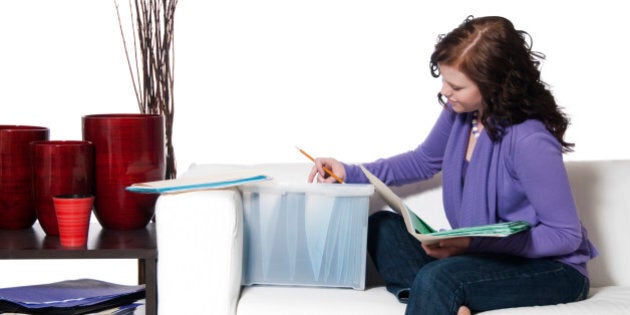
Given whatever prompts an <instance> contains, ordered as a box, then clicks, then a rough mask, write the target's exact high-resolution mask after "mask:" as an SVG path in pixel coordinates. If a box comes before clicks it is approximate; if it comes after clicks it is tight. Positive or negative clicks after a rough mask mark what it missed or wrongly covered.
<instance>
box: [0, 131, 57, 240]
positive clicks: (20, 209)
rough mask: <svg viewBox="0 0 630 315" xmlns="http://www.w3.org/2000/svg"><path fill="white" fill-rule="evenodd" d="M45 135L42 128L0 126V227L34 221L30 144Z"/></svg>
mask: <svg viewBox="0 0 630 315" xmlns="http://www.w3.org/2000/svg"><path fill="white" fill-rule="evenodd" d="M48 137H49V130H48V128H46V127H38V126H13V125H0V228H1V229H10V230H17V229H25V228H29V227H31V226H33V223H35V219H36V218H37V217H36V214H35V207H34V204H33V199H32V191H33V187H32V179H31V151H30V143H31V141H38V140H48Z"/></svg>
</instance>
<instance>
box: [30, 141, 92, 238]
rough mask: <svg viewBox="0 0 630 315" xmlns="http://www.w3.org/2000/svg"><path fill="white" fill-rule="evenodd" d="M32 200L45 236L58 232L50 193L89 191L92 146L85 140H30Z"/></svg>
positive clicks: (82, 193) (81, 193)
mask: <svg viewBox="0 0 630 315" xmlns="http://www.w3.org/2000/svg"><path fill="white" fill-rule="evenodd" d="M31 152H32V161H33V202H34V203H35V212H36V213H37V220H38V221H39V225H41V227H42V229H43V230H44V232H46V234H47V235H59V226H58V223H57V216H56V214H55V207H54V205H53V199H52V198H53V196H56V195H69V194H79V195H86V194H92V185H93V180H92V176H93V173H94V171H93V164H94V162H93V159H94V149H93V146H92V143H91V142H89V141H35V142H31Z"/></svg>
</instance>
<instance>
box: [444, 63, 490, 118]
mask: <svg viewBox="0 0 630 315" xmlns="http://www.w3.org/2000/svg"><path fill="white" fill-rule="evenodd" d="M438 68H439V69H440V74H441V75H442V89H441V90H440V93H442V95H443V96H444V97H446V98H447V99H448V102H449V103H450V104H451V105H452V106H453V110H454V111H455V112H457V113H466V112H473V111H476V110H481V93H480V92H479V88H478V87H477V85H476V84H475V83H474V82H473V81H471V80H470V79H469V78H468V77H467V76H466V75H465V74H464V73H463V72H461V71H459V70H458V69H457V68H455V67H451V66H447V65H443V64H438Z"/></svg>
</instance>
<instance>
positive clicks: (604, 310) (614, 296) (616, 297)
mask: <svg viewBox="0 0 630 315" xmlns="http://www.w3.org/2000/svg"><path fill="white" fill-rule="evenodd" d="M481 314H483V315H529V314H536V315H557V314H567V315H568V314H571V315H593V314H606V315H625V314H630V287H621V286H610V287H602V288H591V292H590V293H589V298H588V299H586V300H584V301H580V302H576V303H567V304H558V305H549V306H535V307H518V308H511V309H505V310H496V311H490V312H484V313H481Z"/></svg>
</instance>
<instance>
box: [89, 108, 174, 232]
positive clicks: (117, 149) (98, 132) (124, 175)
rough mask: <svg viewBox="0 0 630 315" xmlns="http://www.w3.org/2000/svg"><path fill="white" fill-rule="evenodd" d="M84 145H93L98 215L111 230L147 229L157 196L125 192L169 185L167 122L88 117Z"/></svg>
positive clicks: (154, 118)
mask: <svg viewBox="0 0 630 315" xmlns="http://www.w3.org/2000/svg"><path fill="white" fill-rule="evenodd" d="M82 123H83V140H86V141H90V142H92V143H93V145H94V195H95V197H96V198H95V202H94V214H95V215H96V218H97V219H98V221H99V223H100V224H101V225H102V226H103V227H104V228H107V229H114V230H133V229H141V228H144V227H145V226H146V225H147V224H148V223H149V221H150V220H151V218H152V217H153V214H154V213H155V202H156V200H157V197H158V195H152V194H138V193H133V192H129V191H126V190H125V188H126V187H127V186H129V185H131V184H134V183H139V182H147V181H155V180H162V179H164V174H165V167H166V166H165V157H164V118H163V117H162V116H161V115H149V114H101V115H87V116H84V117H83V121H82Z"/></svg>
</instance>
